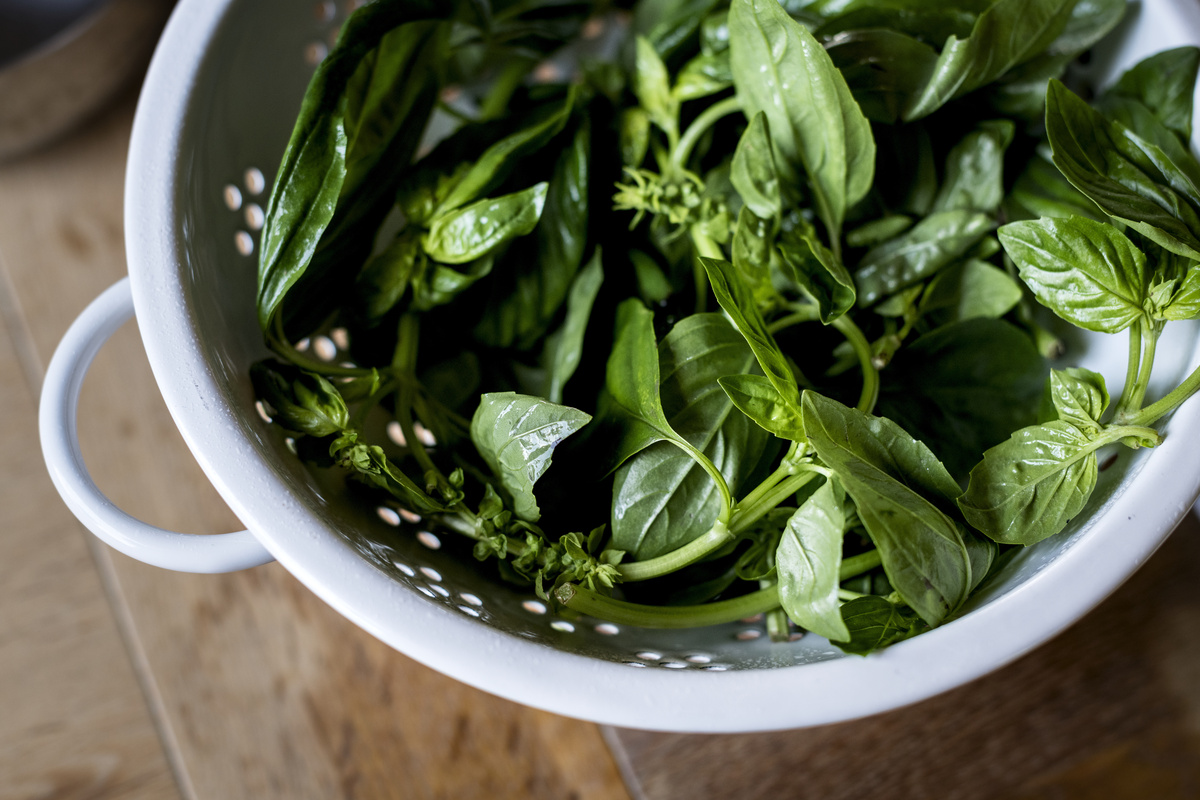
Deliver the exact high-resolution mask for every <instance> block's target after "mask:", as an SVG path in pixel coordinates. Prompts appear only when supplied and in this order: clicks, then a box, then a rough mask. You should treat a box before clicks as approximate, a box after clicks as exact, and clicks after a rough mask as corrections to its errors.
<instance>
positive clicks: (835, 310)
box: [779, 227, 857, 325]
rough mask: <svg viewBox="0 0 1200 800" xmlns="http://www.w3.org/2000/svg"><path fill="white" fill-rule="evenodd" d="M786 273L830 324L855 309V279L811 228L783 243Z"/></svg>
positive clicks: (797, 233) (782, 249)
mask: <svg viewBox="0 0 1200 800" xmlns="http://www.w3.org/2000/svg"><path fill="white" fill-rule="evenodd" d="M779 253H780V255H782V256H783V266H784V269H783V270H782V272H783V274H784V275H786V276H787V277H788V278H790V279H791V280H792V281H794V282H795V283H796V284H797V285H798V286H800V287H802V288H803V289H804V291H805V293H807V294H808V295H809V296H810V297H811V298H812V299H813V300H815V301H816V303H817V307H818V308H819V309H820V315H821V322H823V323H824V324H826V325H828V324H829V323H831V322H833V321H834V320H835V319H837V318H838V317H840V316H842V315H843V314H845V313H846V312H847V311H849V310H850V309H852V308H854V301H855V298H856V297H857V293H856V291H855V288H854V279H853V278H851V277H850V272H849V271H848V270H847V269H846V268H845V266H843V265H842V262H841V260H840V259H839V258H838V257H837V256H836V255H835V254H834V253H833V252H831V251H830V250H829V248H827V247H825V246H824V245H823V244H821V242H820V241H818V240H817V237H816V232H815V231H814V230H812V228H811V227H802V228H799V229H797V231H795V233H794V234H793V235H790V236H787V237H785V238H784V240H783V242H781V243H780V246H779Z"/></svg>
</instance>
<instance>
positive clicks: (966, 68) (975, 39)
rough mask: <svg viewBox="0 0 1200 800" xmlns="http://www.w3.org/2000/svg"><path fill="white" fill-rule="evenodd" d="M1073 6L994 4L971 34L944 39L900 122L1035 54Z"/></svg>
mask: <svg viewBox="0 0 1200 800" xmlns="http://www.w3.org/2000/svg"><path fill="white" fill-rule="evenodd" d="M1074 6H1075V2H1074V0H1065V1H1064V0H997V2H995V3H994V4H992V6H991V7H989V8H988V10H987V11H985V12H983V13H982V14H980V15H979V18H978V19H977V20H976V21H975V25H974V26H973V27H972V29H971V35H970V36H968V37H967V38H965V39H960V38H958V37H956V36H952V37H950V38H949V39H948V40H947V41H946V45H945V47H943V48H942V52H941V54H940V55H939V56H938V60H937V63H936V64H935V65H934V67H933V72H932V74H931V75H930V77H929V80H928V82H927V83H926V84H925V87H924V89H923V90H922V91H921V93H920V94H919V95H917V96H916V97H915V98H914V99H913V101H912V103H910V104H909V106H908V108H907V109H905V112H904V119H905V121H910V122H911V121H912V120H915V119H920V118H921V117H924V116H927V115H928V114H931V113H933V112H934V111H936V110H937V109H938V108H941V107H942V106H943V105H945V104H946V103H947V102H949V101H950V100H953V99H954V98H956V97H961V96H962V95H964V94H966V93H968V92H971V91H974V90H975V89H978V88H979V87H981V86H984V85H986V84H989V83H991V82H992V81H994V80H996V79H997V78H999V77H1000V76H1001V75H1003V74H1004V73H1006V72H1008V70H1010V69H1012V68H1013V67H1015V66H1017V65H1018V64H1021V63H1022V62H1025V61H1028V60H1030V59H1031V58H1033V57H1035V56H1037V55H1038V54H1040V53H1041V52H1042V51H1044V50H1045V49H1046V48H1047V47H1049V46H1050V44H1051V43H1052V42H1053V41H1054V40H1055V39H1056V38H1058V36H1059V34H1060V33H1062V31H1063V30H1064V28H1065V27H1066V25H1067V22H1068V20H1069V19H1070V17H1071V10H1072V8H1073V7H1074Z"/></svg>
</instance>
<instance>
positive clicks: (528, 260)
mask: <svg viewBox="0 0 1200 800" xmlns="http://www.w3.org/2000/svg"><path fill="white" fill-rule="evenodd" d="M590 144H591V135H590V126H589V125H588V124H586V123H584V124H582V125H580V126H579V128H578V129H577V130H576V131H575V134H574V136H573V137H572V138H571V142H570V144H569V145H568V146H567V147H566V148H564V149H563V151H562V153H561V155H559V156H558V160H557V161H556V162H555V166H554V175H553V176H552V177H551V179H550V185H549V188H548V189H547V191H546V204H545V207H544V208H543V209H542V215H541V219H540V220H539V221H538V224H537V228H536V230H534V236H533V241H529V240H526V241H525V242H524V243H523V244H522V246H521V247H520V248H519V249H517V250H514V251H510V253H509V255H508V257H507V258H506V259H505V264H504V267H505V268H504V269H502V270H497V274H496V275H495V276H494V277H493V278H492V280H491V283H490V289H491V292H490V296H489V298H488V303H487V307H486V308H485V309H484V312H483V315H482V316H481V318H480V319H479V322H478V324H476V326H475V338H476V340H478V341H480V342H484V343H486V344H487V345H488V346H490V347H509V346H511V345H513V344H514V343H515V344H516V345H517V346H518V347H520V348H523V349H524V348H528V347H530V346H531V345H533V343H534V342H535V341H536V340H537V339H538V338H539V337H541V336H542V335H543V334H544V333H545V331H546V328H547V327H548V326H549V325H550V323H551V322H552V320H553V319H554V316H555V314H557V313H558V310H559V308H561V307H562V303H563V300H564V299H566V296H567V292H568V291H569V290H570V287H571V281H572V280H573V279H574V278H575V275H576V273H577V272H579V265H580V264H581V263H582V262H583V249H584V246H585V245H586V243H587V235H588V191H589V183H588V176H589V165H588V156H589V151H590ZM534 245H536V250H534Z"/></svg>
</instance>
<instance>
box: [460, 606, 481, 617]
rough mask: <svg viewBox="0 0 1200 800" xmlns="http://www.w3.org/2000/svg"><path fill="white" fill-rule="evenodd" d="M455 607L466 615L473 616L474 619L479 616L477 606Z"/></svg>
mask: <svg viewBox="0 0 1200 800" xmlns="http://www.w3.org/2000/svg"><path fill="white" fill-rule="evenodd" d="M455 608H457V609H458V610H459V611H461V612H462V613H464V614H466V615H467V616H468V617H475V618H476V619H478V618H479V609H478V608H471V607H470V606H455Z"/></svg>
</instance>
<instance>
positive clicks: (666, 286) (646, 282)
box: [629, 250, 671, 303]
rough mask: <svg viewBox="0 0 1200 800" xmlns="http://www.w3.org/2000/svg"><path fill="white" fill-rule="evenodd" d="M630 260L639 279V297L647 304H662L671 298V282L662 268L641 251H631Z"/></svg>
mask: <svg viewBox="0 0 1200 800" xmlns="http://www.w3.org/2000/svg"><path fill="white" fill-rule="evenodd" d="M629 260H630V261H631V262H632V263H633V270H634V272H635V273H636V277H637V286H638V295H639V296H640V297H641V298H642V300H643V301H644V302H646V303H661V302H663V301H664V300H666V299H667V298H668V297H670V296H671V281H670V279H668V278H667V275H666V273H665V272H663V271H662V267H660V266H658V264H657V263H656V262H655V260H654V259H653V258H651V257H650V256H648V255H646V254H645V253H643V252H642V251H641V250H630V251H629Z"/></svg>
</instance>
